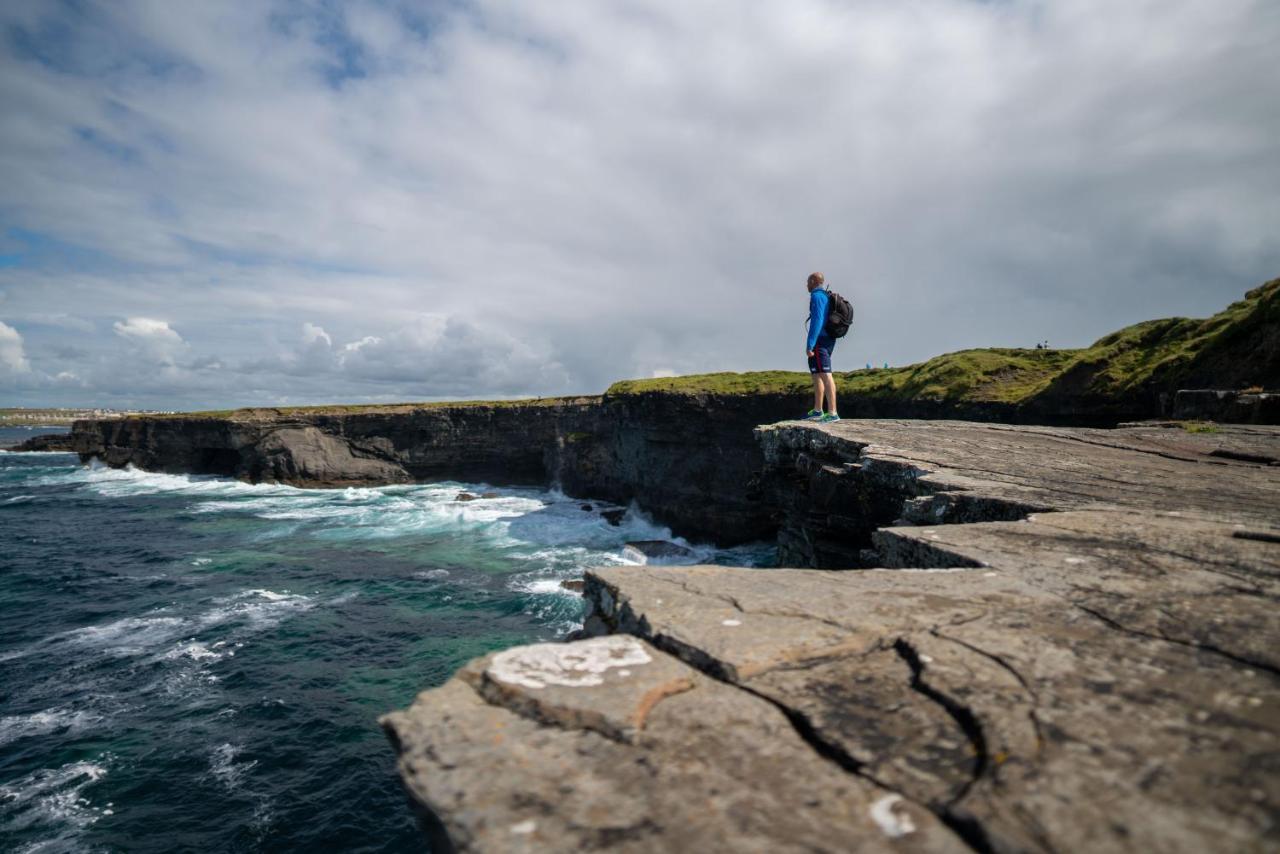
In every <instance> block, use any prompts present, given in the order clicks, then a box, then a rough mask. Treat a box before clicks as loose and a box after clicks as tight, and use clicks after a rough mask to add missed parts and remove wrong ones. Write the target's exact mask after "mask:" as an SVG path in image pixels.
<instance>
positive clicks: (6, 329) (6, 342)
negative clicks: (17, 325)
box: [0, 321, 31, 377]
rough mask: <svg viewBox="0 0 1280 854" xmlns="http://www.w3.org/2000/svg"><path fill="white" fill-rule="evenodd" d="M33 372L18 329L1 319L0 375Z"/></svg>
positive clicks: (12, 375)
mask: <svg viewBox="0 0 1280 854" xmlns="http://www.w3.org/2000/svg"><path fill="white" fill-rule="evenodd" d="M29 373H31V363H30V362H29V361H27V354H26V351H25V349H24V348H23V345H22V336H21V335H20V334H19V333H18V330H16V329H14V328H13V327H12V326H10V325H8V324H7V323H4V322H3V321H0V376H6V375H7V376H8V377H16V376H18V375H19V374H29Z"/></svg>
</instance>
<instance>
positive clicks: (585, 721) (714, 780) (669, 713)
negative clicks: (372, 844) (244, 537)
mask: <svg viewBox="0 0 1280 854" xmlns="http://www.w3.org/2000/svg"><path fill="white" fill-rule="evenodd" d="M383 726H384V727H386V729H387V730H388V732H389V733H390V734H391V737H392V739H393V740H394V741H395V743H396V744H397V746H398V748H399V752H400V770H401V775H402V776H403V778H404V780H405V783H406V785H407V787H408V789H409V792H410V795H411V796H412V797H413V798H414V800H415V802H417V803H418V804H419V806H420V807H421V808H423V809H427V810H430V813H428V814H426V815H425V816H424V818H425V821H424V825H425V826H426V827H427V829H428V834H429V836H430V837H431V841H432V842H433V848H435V849H436V850H450V849H451V848H456V849H459V850H482V851H575V850H576V851H592V850H609V851H636V852H640V851H644V852H648V851H713V850H730V849H732V850H737V851H759V852H769V851H833V852H834V851H848V850H857V849H878V848H882V847H885V848H891V849H892V850H895V851H904V852H916V851H918V852H925V851H963V850H966V849H965V847H964V845H963V844H962V843H961V842H960V840H959V839H958V838H957V837H956V836H955V835H954V834H953V833H952V832H951V831H950V830H948V829H947V828H946V827H944V826H943V825H942V824H941V823H940V822H939V821H938V820H937V819H936V818H935V817H934V816H933V814H931V813H930V812H929V811H928V810H926V809H923V808H921V807H919V806H918V805H915V804H911V803H908V802H907V801H905V800H904V799H903V798H901V797H900V796H897V795H895V794H894V793H893V792H891V791H888V790H886V789H884V788H882V787H880V786H878V785H876V784H875V783H873V782H872V781H870V780H867V779H864V778H861V777H857V776H852V775H849V774H847V773H845V772H844V771H843V770H842V769H841V768H840V767H839V766H837V765H836V764H834V763H832V762H830V761H826V760H822V759H817V760H816V761H815V757H814V754H813V751H812V749H811V748H810V747H809V745H807V744H806V743H805V742H804V741H803V740H802V739H801V738H800V737H799V736H798V735H797V734H796V732H795V730H794V729H793V728H792V726H791V724H790V723H789V722H788V721H787V719H786V717H785V716H784V715H783V714H782V713H781V712H780V711H779V710H778V709H777V708H775V707H774V706H773V705H772V704H770V703H769V702H767V701H765V700H762V699H759V698H755V697H752V696H750V695H747V694H744V693H743V692H742V691H741V690H739V689H737V688H734V687H732V686H729V685H725V684H723V683H720V682H718V681H716V680H714V679H709V678H707V677H706V676H704V675H702V674H700V673H699V672H698V671H696V670H694V669H693V668H691V667H689V666H688V665H686V664H684V663H683V662H681V661H679V660H677V659H676V658H674V657H672V656H670V655H667V654H666V653H663V652H661V651H659V650H657V649H654V648H653V647H652V646H650V645H649V644H647V643H645V642H643V641H641V640H637V639H635V638H631V637H626V636H610V637H602V638H592V639H589V640H583V641H576V642H574V643H569V644H541V645H537V646H527V647H517V648H515V649H512V650H507V651H505V652H502V653H498V654H496V655H492V656H489V657H487V658H484V659H481V660H479V661H477V662H473V663H472V664H471V665H469V666H468V667H467V668H466V669H465V670H464V671H463V672H462V673H460V674H459V675H458V676H456V677H454V678H453V679H452V680H450V681H449V682H448V683H446V684H445V685H444V686H442V687H440V688H437V689H434V690H430V691H425V692H423V693H422V694H421V695H419V697H418V699H417V700H416V701H415V702H414V704H413V705H412V706H411V707H410V708H409V709H408V710H407V711H405V712H399V713H394V714H390V715H387V716H386V717H384V718H383ZM765 780H767V781H768V785H761V782H762V781H765ZM433 815H435V816H442V817H443V818H444V826H443V827H435V826H434V825H433V821H434V820H433V818H432V816H433Z"/></svg>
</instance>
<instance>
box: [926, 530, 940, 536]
mask: <svg viewBox="0 0 1280 854" xmlns="http://www.w3.org/2000/svg"><path fill="white" fill-rule="evenodd" d="M925 533H926V534H929V535H933V534H936V533H938V532H937V531H933V530H928V529H926V530H925Z"/></svg>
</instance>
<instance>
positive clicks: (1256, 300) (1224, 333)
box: [605, 279, 1280, 404]
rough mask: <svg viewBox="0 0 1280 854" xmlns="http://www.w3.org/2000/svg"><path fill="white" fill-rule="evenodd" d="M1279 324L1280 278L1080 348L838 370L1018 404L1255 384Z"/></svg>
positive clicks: (971, 353)
mask: <svg viewBox="0 0 1280 854" xmlns="http://www.w3.org/2000/svg"><path fill="white" fill-rule="evenodd" d="M1278 324H1280V279H1276V280H1274V281H1271V282H1268V283H1266V284H1265V285H1262V286H1261V287H1258V288H1255V289H1253V290H1251V291H1249V293H1247V294H1246V295H1245V298H1244V299H1243V300H1240V301H1239V302H1235V303H1232V304H1231V305H1230V306H1228V307H1227V308H1226V309H1225V310H1223V311H1221V312H1219V313H1218V314H1215V315H1214V316H1213V317H1210V318H1208V319H1205V320H1193V319H1189V318H1183V317H1178V318H1170V319H1167V320H1148V321H1144V322H1142V323H1136V324H1134V325H1133V326H1127V327H1125V328H1124V329H1120V330H1118V331H1116V332H1112V333H1111V334H1110V335H1107V336H1105V337H1103V338H1101V339H1099V340H1098V341H1096V342H1094V343H1093V344H1092V345H1091V346H1089V347H1085V348H1082V349H1078V350H1023V349H1001V348H991V349H983V350H961V351H959V352H956V353H947V354H945V355H942V356H935V357H934V358H932V359H929V360H928V361H926V362H920V363H918V364H915V365H906V366H904V367H900V368H883V369H881V368H872V369H870V370H858V371H849V372H844V373H842V372H838V371H837V372H836V373H835V379H836V386H837V388H838V389H839V392H840V394H855V395H865V396H870V397H877V398H882V399H889V400H905V399H917V400H945V401H952V402H955V401H973V402H999V403H1009V404H1018V403H1025V402H1027V401H1029V400H1031V399H1032V398H1034V397H1037V396H1038V395H1041V394H1052V393H1055V392H1059V391H1061V392H1063V393H1074V394H1085V395H1096V396H1102V397H1116V396H1120V395H1124V394H1127V393H1130V392H1133V391H1134V390H1136V389H1138V388H1140V387H1143V386H1146V385H1148V384H1151V383H1158V384H1161V385H1163V386H1168V387H1172V386H1173V385H1176V383H1177V382H1178V381H1179V379H1180V378H1182V377H1189V378H1192V377H1196V376H1197V370H1199V372H1200V373H1201V374H1203V373H1206V372H1207V373H1209V374H1211V375H1213V376H1218V377H1223V379H1222V380H1221V382H1223V383H1232V382H1235V379H1234V374H1233V371H1232V370H1231V369H1229V368H1234V369H1235V371H1234V373H1239V374H1241V378H1240V381H1241V382H1243V383H1245V384H1252V383H1270V384H1272V385H1274V384H1275V382H1276V379H1277V378H1276V376H1275V371H1274V358H1275V356H1274V351H1275V349H1276V344H1275V341H1274V339H1275V330H1276V329H1277V328H1278ZM854 334H855V335H856V334H857V332H856V329H855V331H854ZM1259 347H1270V348H1271V352H1272V355H1271V356H1270V358H1271V359H1272V361H1271V362H1268V361H1267V357H1258V358H1254V360H1253V364H1249V361H1250V358H1252V357H1253V353H1254V351H1256V350H1257V349H1258V348H1259ZM1215 361H1216V362H1218V363H1226V362H1230V365H1226V364H1215ZM1250 372H1252V374H1254V375H1256V376H1251V375H1250ZM809 388H810V380H809V374H808V373H803V372H800V371H759V372H755V373H744V374H737V373H719V374H695V375H692V376H684V377H660V378H656V379H647V380H626V381H624V382H619V383H614V384H613V385H612V386H610V387H609V390H608V391H607V392H606V393H605V394H606V395H611V396H623V395H630V394H644V393H646V392H666V393H674V394H690V395H697V394H768V393H775V394H779V393H781V394H789V393H793V392H794V393H800V392H805V391H807V390H808V389H809Z"/></svg>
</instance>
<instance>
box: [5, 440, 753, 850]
mask: <svg viewBox="0 0 1280 854" xmlns="http://www.w3.org/2000/svg"><path fill="white" fill-rule="evenodd" d="M47 432H57V431H56V430H50V429H41V430H34V431H33V430H31V429H30V428H0V446H4V445H9V444H14V443H17V442H19V441H22V440H23V439H25V438H27V437H29V436H31V435H34V434H35V433H47ZM464 491H465V492H470V493H473V494H476V495H480V494H483V493H493V495H492V496H491V497H488V498H480V499H478V500H474V501H467V502H460V501H457V500H456V499H457V497H458V494H459V493H460V492H464ZM584 505H588V506H589V509H583V508H584ZM610 507H611V505H607V504H603V503H601V502H597V501H584V500H582V499H570V498H567V497H565V496H564V495H561V494H559V493H558V492H556V491H554V490H549V489H533V488H508V487H494V486H489V485H486V484H476V483H433V484H420V485H411V486H389V487H382V488H373V489H343V490H304V489H295V488H292V487H287V486H272V485H257V486H254V485H249V484H244V483H240V482H237V481H233V480H227V479H220V478H209V477H192V476H181V475H166V474H153V473H147V472H141V471H135V470H117V469H108V468H104V467H101V466H91V467H86V466H81V465H80V464H79V462H78V460H77V459H76V457H75V456H74V455H71V454H50V453H43V454H26V453H0V850H4V851H23V852H38V851H48V852H55V851H56V852H64V851H157V852H159V851H164V852H171V851H420V850H422V849H423V842H422V838H421V836H420V835H419V834H418V832H417V829H416V827H415V825H414V824H413V821H412V817H411V813H410V811H409V809H408V805H407V801H406V797H405V795H404V793H403V791H402V790H401V788H400V784H399V781H398V779H397V777H396V775H395V768H394V754H393V752H392V750H391V747H390V746H389V744H388V743H387V741H386V738H385V737H384V736H383V734H382V732H381V730H380V729H379V727H378V726H377V723H376V718H377V716H378V715H379V714H382V713H383V712H387V711H390V710H392V709H397V708H403V707H405V706H406V705H408V704H409V703H410V702H411V701H412V699H413V697H414V695H415V694H416V693H417V692H418V691H420V690H422V689H424V688H429V687H432V686H435V685H439V684H441V683H442V682H444V681H445V680H446V679H447V678H448V677H449V676H450V675H451V674H452V673H453V671H454V670H455V669H456V668H457V667H458V666H460V665H461V664H463V663H464V662H466V661H467V660H468V659H470V658H473V657H475V656H478V655H482V654H484V653H486V652H489V651H491V650H495V649H500V648H502V647H506V646H510V645H513V644H520V643H529V642H534V641H540V640H555V639H557V638H562V637H563V636H564V635H565V634H566V633H567V632H569V631H571V630H572V629H573V628H575V627H576V626H577V625H579V624H580V621H581V619H582V602H581V599H580V597H578V596H577V595H576V594H573V593H571V592H569V591H567V590H565V589H563V588H562V587H561V586H560V582H561V581H562V580H565V579H570V578H578V577H581V574H582V571H583V570H584V569H585V568H587V567H591V566H601V565H608V564H622V563H626V562H627V559H626V558H625V557H624V554H623V548H622V547H623V544H624V543H625V542H626V541H628V540H639V539H673V538H672V537H671V532H670V531H669V530H667V529H665V528H663V527H662V526H660V525H657V524H655V523H654V522H652V521H651V520H650V519H648V518H646V517H645V516H644V514H642V513H640V512H639V511H637V510H636V509H635V508H630V509H628V510H627V512H626V515H625V516H624V517H623V519H622V523H621V525H619V526H614V525H611V524H609V522H608V521H606V519H605V518H603V517H602V516H601V511H602V510H605V509H609V508H610ZM676 541H677V542H680V543H682V544H685V545H689V546H690V547H691V548H693V550H694V551H695V553H696V556H697V559H698V560H699V561H702V562H716V563H727V564H738V565H748V566H750V565H768V564H769V563H770V562H771V561H772V559H773V554H774V550H773V548H772V546H771V544H758V545H752V546H743V547H738V548H734V549H716V548H713V547H711V546H708V545H705V544H697V543H693V544H689V543H685V542H684V541H683V540H678V539H677V540H676Z"/></svg>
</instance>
